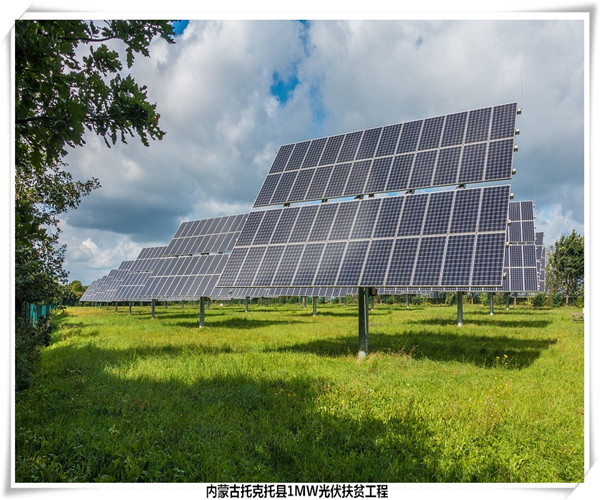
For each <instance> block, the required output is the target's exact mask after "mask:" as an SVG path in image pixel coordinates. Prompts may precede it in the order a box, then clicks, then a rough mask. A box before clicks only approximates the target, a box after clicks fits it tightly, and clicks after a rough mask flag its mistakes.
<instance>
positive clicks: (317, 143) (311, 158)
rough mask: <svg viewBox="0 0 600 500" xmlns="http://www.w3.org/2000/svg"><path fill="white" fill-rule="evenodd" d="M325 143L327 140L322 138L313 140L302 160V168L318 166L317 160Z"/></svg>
mask: <svg viewBox="0 0 600 500" xmlns="http://www.w3.org/2000/svg"><path fill="white" fill-rule="evenodd" d="M326 142H327V138H323V139H315V140H314V141H312V142H311V143H310V147H309V148H308V152H307V153H306V157H305V158H304V163H302V168H307V167H316V166H317V165H318V164H319V159H320V158H321V154H322V153H323V149H324V148H325V143H326Z"/></svg>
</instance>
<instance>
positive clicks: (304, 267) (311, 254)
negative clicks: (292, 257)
mask: <svg viewBox="0 0 600 500" xmlns="http://www.w3.org/2000/svg"><path fill="white" fill-rule="evenodd" d="M324 248H325V243H309V244H308V245H306V248H305V249H304V253H303V254H302V259H301V260H300V265H299V266H298V270H297V271H296V275H295V277H294V281H293V283H292V284H293V285H294V286H311V285H312V283H313V279H314V277H315V273H316V271H317V267H318V266H319V261H320V260H321V254H322V253H323V249H324Z"/></svg>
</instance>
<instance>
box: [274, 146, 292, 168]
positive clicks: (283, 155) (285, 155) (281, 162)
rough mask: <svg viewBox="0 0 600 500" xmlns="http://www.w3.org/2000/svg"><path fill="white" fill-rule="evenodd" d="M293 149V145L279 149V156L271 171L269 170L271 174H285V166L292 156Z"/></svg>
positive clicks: (276, 157)
mask: <svg viewBox="0 0 600 500" xmlns="http://www.w3.org/2000/svg"><path fill="white" fill-rule="evenodd" d="M293 149H294V145H293V144H286V145H285V146H281V147H280V148H279V151H277V156H275V160H274V161H273V165H271V170H269V173H270V174H274V173H275V172H283V170H284V169H285V164H286V163H287V161H288V159H289V157H290V155H291V154H292V150H293Z"/></svg>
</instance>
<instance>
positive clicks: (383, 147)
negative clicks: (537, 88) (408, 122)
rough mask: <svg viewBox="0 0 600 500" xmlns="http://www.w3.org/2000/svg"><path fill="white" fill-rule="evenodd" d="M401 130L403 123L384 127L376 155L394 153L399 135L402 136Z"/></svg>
mask: <svg viewBox="0 0 600 500" xmlns="http://www.w3.org/2000/svg"><path fill="white" fill-rule="evenodd" d="M401 130H402V124H401V123H398V124H396V125H389V126H387V127H383V132H382V134H381V139H380V140H379V146H377V152H376V153H375V156H388V155H393V154H394V153H395V152H396V144H397V143H398V137H399V136H400V131H401Z"/></svg>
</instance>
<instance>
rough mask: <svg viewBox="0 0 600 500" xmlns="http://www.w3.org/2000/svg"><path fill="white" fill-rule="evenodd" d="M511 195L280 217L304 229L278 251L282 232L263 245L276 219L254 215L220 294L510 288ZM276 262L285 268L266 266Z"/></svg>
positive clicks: (424, 198)
mask: <svg viewBox="0 0 600 500" xmlns="http://www.w3.org/2000/svg"><path fill="white" fill-rule="evenodd" d="M509 195H510V186H507V185H504V186H491V187H480V188H474V189H469V190H464V189H460V190H454V191H449V192H431V193H420V194H406V195H402V196H396V197H387V198H366V199H356V200H353V201H346V202H340V203H335V204H328V203H321V204H320V205H306V206H303V207H301V208H297V207H284V208H278V209H272V210H269V211H268V213H272V214H273V215H272V217H273V218H274V219H275V218H278V219H279V221H281V220H283V219H284V218H285V219H289V220H295V222H293V223H292V224H289V227H292V226H293V227H292V228H291V229H288V233H289V234H290V236H289V239H287V243H285V242H282V241H278V242H277V243H274V238H275V236H276V235H277V227H278V226H275V229H274V230H273V235H272V237H271V241H270V243H265V244H261V245H256V244H255V243H254V244H253V243H252V242H253V241H254V240H255V236H256V235H257V233H258V231H259V227H260V221H261V220H262V219H263V217H266V215H265V214H264V213H261V212H253V213H251V214H250V216H249V217H248V220H247V222H246V225H245V227H244V229H243V231H242V236H244V239H243V240H242V238H241V237H240V239H238V242H237V244H236V246H235V248H234V250H233V253H232V256H231V259H230V260H229V261H228V263H227V265H226V266H225V269H224V272H223V274H222V276H221V279H220V281H219V284H218V286H219V287H239V288H242V287H253V286H263V287H285V286H296V285H297V286H307V287H316V286H322V287H356V286H415V287H417V286H425V285H429V286H433V287H440V286H443V285H450V284H451V285H454V286H466V287H474V286H481V287H500V286H502V267H503V259H504V242H505V240H506V231H507V227H506V221H507V214H508V204H509ZM383 207H385V209H384V208H383ZM390 214H392V216H391V218H390ZM380 219H381V222H380ZM331 220H333V223H330V221H331ZM329 227H331V229H330V230H329ZM467 231H470V232H471V233H472V234H470V235H465V234H464V233H465V232H467ZM267 240H268V238H265V239H263V240H261V241H267ZM283 240H285V238H283ZM282 244H283V245H284V246H283V249H282V248H281V245H282ZM274 247H277V248H274ZM461 249H462V250H463V251H464V252H468V253H469V256H468V261H467V263H466V264H465V262H464V256H463V254H461V253H460V251H461ZM266 254H268V255H269V258H270V259H271V258H272V259H273V261H276V260H277V259H278V262H277V263H275V262H269V263H268V264H263V262H264V259H263V256H264V255H266ZM461 259H463V260H461ZM461 264H465V265H461ZM265 265H266V266H268V269H269V271H268V272H267V270H266V269H267V268H265ZM458 265H461V271H460V272H458V271H456V266H458ZM465 268H468V272H467V271H465ZM273 269H275V271H272V270H273ZM269 275H271V276H272V278H271V280H270V281H269Z"/></svg>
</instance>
